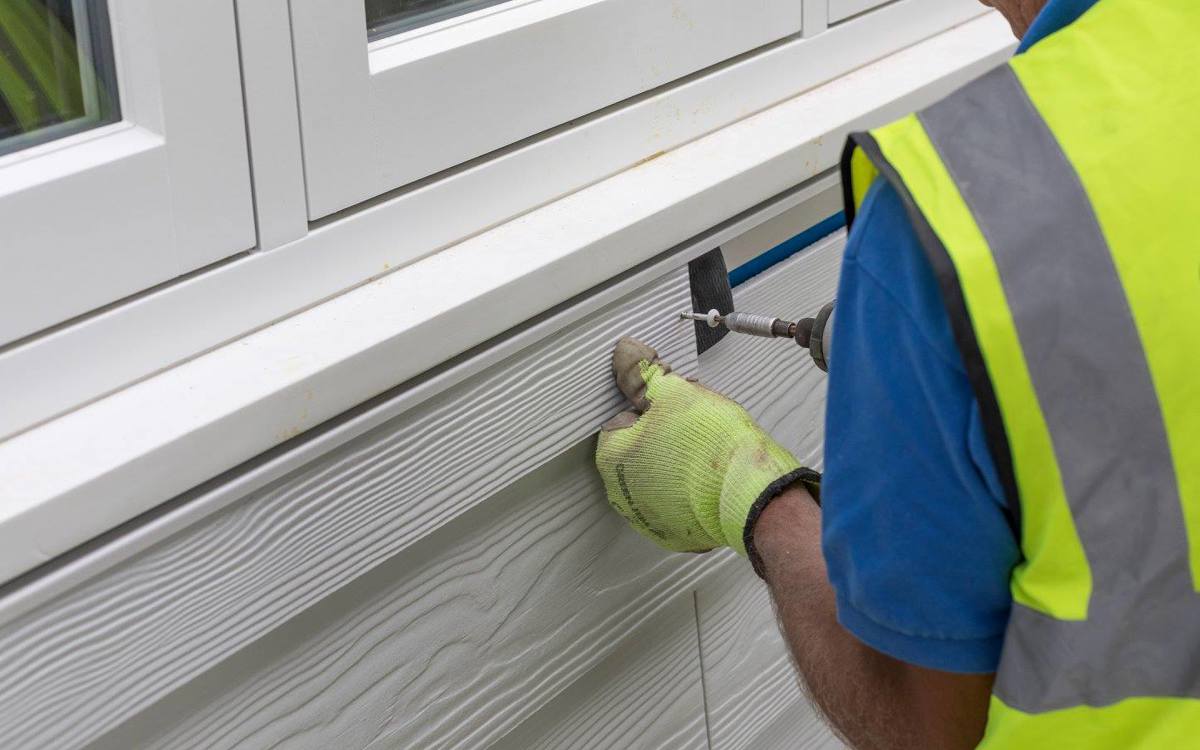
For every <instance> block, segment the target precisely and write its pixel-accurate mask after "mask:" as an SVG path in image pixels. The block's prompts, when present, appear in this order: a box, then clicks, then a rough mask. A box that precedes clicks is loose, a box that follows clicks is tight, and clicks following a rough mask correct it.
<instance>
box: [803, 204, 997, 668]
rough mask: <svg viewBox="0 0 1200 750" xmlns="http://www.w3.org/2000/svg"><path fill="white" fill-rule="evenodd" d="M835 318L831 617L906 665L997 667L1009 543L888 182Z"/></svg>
mask: <svg viewBox="0 0 1200 750" xmlns="http://www.w3.org/2000/svg"><path fill="white" fill-rule="evenodd" d="M834 325H835V331H836V333H835V335H834V337H833V344H832V346H833V349H832V352H831V358H830V362H831V363H830V373H829V396H828V402H827V413H826V432H825V474H824V481H823V483H822V502H823V509H824V512H823V519H824V520H823V549H824V553H825V560H826V563H827V565H828V568H829V577H830V580H831V581H832V583H833V587H834V589H835V591H836V593H837V606H838V618H839V620H840V621H841V623H842V624H843V625H844V626H845V627H846V628H847V629H849V630H850V631H851V632H852V633H853V634H854V635H855V636H856V637H858V638H859V639H860V640H862V641H863V642H864V643H866V644H867V645H869V646H871V647H873V648H875V649H877V650H879V651H882V652H884V653H886V654H889V655H891V656H893V657H895V658H897V659H900V660H902V661H905V662H909V663H912V664H916V665H919V666H923V667H928V668H931V669H939V670H944V671H950V672H962V673H986V672H994V671H995V669H996V666H997V664H998V662H999V654H1000V646H1001V643H1002V642H1003V635H1004V630H1005V626H1006V624H1007V621H1008V613H1009V609H1010V607H1011V603H1012V599H1011V594H1010V590H1009V575H1010V573H1011V571H1012V568H1013V565H1014V564H1015V563H1016V561H1017V556H1018V548H1017V543H1016V540H1015V538H1014V534H1013V532H1012V529H1011V527H1010V526H1009V523H1008V519H1007V516H1006V514H1005V501H1004V495H1003V492H1002V490H1001V488H1000V482H999V479H998V476H997V473H996V469H995V465H994V463H993V461H992V458H991V455H990V452H989V450H988V448H987V443H986V441H985V438H984V433H983V427H982V424H981V418H980V415H979V408H978V405H977V404H976V402H975V397H974V394H973V392H972V390H971V386H970V383H969V382H968V380H967V376H966V371H965V369H964V367H963V363H962V358H961V355H960V354H959V352H958V348H957V346H956V344H955V342H954V338H953V334H952V332H951V329H950V322H949V318H948V316H947V313H946V311H945V308H944V306H943V304H942V301H941V296H940V292H939V290H938V287H937V282H936V280H935V279H934V277H933V272H932V270H931V268H930V267H929V264H928V262H927V261H926V259H925V255H924V251H923V250H922V248H921V246H920V244H919V240H918V239H917V237H916V234H915V232H914V231H913V229H912V226H911V224H910V223H909V221H908V218H907V216H906V214H905V211H904V208H903V205H902V203H901V201H900V197H899V195H898V194H897V193H896V192H895V190H894V189H893V188H892V187H891V186H890V185H887V184H886V183H885V182H882V181H877V182H876V184H875V185H873V186H872V188H871V190H870V191H869V193H868V196H867V199H866V201H865V202H864V204H863V207H862V210H861V211H860V212H859V216H858V220H857V222H856V224H855V227H854V231H853V232H852V233H851V236H850V240H849V243H848V245H847V247H846V252H845V259H844V261H843V266H842V275H841V281H840V285H839V290H838V308H837V316H836V320H835V323H834Z"/></svg>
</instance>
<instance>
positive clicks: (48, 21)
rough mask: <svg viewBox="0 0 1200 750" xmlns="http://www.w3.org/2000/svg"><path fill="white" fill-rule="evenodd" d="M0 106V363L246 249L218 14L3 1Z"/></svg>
mask: <svg viewBox="0 0 1200 750" xmlns="http://www.w3.org/2000/svg"><path fill="white" fill-rule="evenodd" d="M0 100H2V103H0V347H2V346H3V345H4V344H8V343H11V342H12V341H14V340H18V339H24V338H27V337H29V336H31V335H33V334H36V333H37V332H39V331H42V330H43V329H46V328H48V327H51V326H54V325H56V324H60V323H62V322H63V321H67V320H70V319H72V318H75V317H77V316H80V315H82V314H84V313H88V312H89V311H92V310H95V309H97V308H100V307H103V306H106V305H110V304H111V303H114V302H116V301H118V300H121V299H123V298H126V297H129V296H130V295H133V294H136V293H138V292H140V291H143V290H145V289H148V288H150V287H153V286H155V285H158V284H161V283H163V282H166V281H169V280H171V279H173V278H176V277H179V276H181V275H183V274H186V273H188V272H190V271H194V270H195V269H198V268H202V267H204V266H208V265H210V264H212V263H214V262H216V261H220V260H222V259H224V258H227V257H229V256H231V255H235V254H237V253H239V252H241V251H244V250H247V249H249V248H250V247H252V246H253V245H254V242H255V238H254V223H253V216H252V203H251V197H250V177H249V166H248V162H247V155H246V145H245V124H244V120H243V117H242V101H241V83H240V75H239V70H238V54H237V39H236V29H235V26H234V21H233V9H232V7H231V5H230V4H229V3H210V2H187V3H185V2H156V1H154V0H108V1H106V0H2V2H0ZM114 343H115V342H114ZM128 343H130V344H136V342H128Z"/></svg>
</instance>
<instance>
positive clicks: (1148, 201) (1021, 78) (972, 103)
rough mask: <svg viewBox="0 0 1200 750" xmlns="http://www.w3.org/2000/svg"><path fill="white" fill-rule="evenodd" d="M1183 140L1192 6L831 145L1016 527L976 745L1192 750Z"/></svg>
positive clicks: (1195, 692) (1192, 230)
mask: <svg viewBox="0 0 1200 750" xmlns="http://www.w3.org/2000/svg"><path fill="white" fill-rule="evenodd" d="M1198 140H1200V2H1198V1H1197V0H1101V2H1099V3H1097V4H1096V5H1095V6H1094V7H1093V8H1092V9H1091V10H1090V11H1088V12H1087V13H1086V14H1085V15H1084V16H1082V17H1081V18H1080V19H1079V20H1078V21H1077V22H1075V23H1074V24H1072V25H1071V26H1069V27H1067V28H1065V29H1063V30H1062V31H1060V32H1058V33H1056V34H1054V35H1052V36H1050V37H1047V38H1046V39H1045V40H1043V41H1041V42H1040V43H1039V44H1037V45H1035V46H1034V47H1033V48H1032V49H1031V50H1030V51H1028V52H1027V53H1025V54H1023V55H1021V56H1019V57H1017V58H1015V59H1013V60H1012V61H1011V62H1009V63H1008V64H1006V65H1004V66H1002V67H1000V68H998V69H996V70H994V71H992V72H991V73H989V74H987V75H985V76H983V77H982V78H981V79H979V80H977V81H975V82H974V83H972V84H970V85H968V86H966V87H965V88H963V89H961V90H959V91H958V92H956V93H954V94H952V95H951V96H950V97H948V98H946V99H944V100H943V101H941V102H938V103H937V104H934V105H933V106H931V107H929V108H928V109H926V110H924V111H922V112H919V113H917V114H915V115H912V116H909V117H907V118H905V119H903V120H900V121H898V122H895V123H893V124H891V125H888V126H886V127H883V128H880V129H878V130H875V131H872V132H870V133H857V134H854V135H853V136H851V141H850V144H849V145H848V147H847V150H846V156H845V159H844V162H843V173H844V174H843V176H844V185H845V189H846V193H847V212H848V216H850V217H851V220H853V214H854V211H855V209H857V208H858V207H859V206H860V205H861V203H862V201H863V199H864V197H865V194H866V191H867V188H868V186H869V185H870V184H871V182H872V181H873V180H874V179H875V178H876V177H879V176H881V177H882V178H884V179H886V180H887V181H888V182H889V183H891V185H893V186H894V187H895V188H896V190H897V191H898V192H899V194H900V196H901V198H902V201H903V203H904V204H905V206H906V209H907V211H908V213H909V216H910V219H911V220H912V223H913V225H914V227H915V228H916V230H917V235H918V236H919V238H920V240H921V244H922V245H923V247H924V250H925V253H926V254H927V256H928V259H929V261H930V263H931V265H932V267H933V269H934V272H935V276H936V277H937V279H938V283H939V286H940V289H941V292H942V297H943V300H944V302H945V305H946V308H947V311H948V313H949V316H950V322H951V327H952V329H953V331H954V335H955V338H956V340H957V343H958V346H959V349H960V350H961V353H962V357H963V361H964V363H965V369H966V371H967V374H968V377H969V379H970V380H971V383H972V386H973V388H974V392H975V395H976V398H977V400H978V402H979V405H980V409H981V412H982V416H983V422H984V425H985V432H986V434H987V437H988V441H989V444H990V448H991V452H992V455H993V458H994V459H995V462H996V464H997V468H998V470H999V473H1000V475H1001V480H1002V484H1003V485H1004V488H1005V491H1006V494H1007V495H1008V497H1009V501H1010V507H1011V509H1012V511H1013V516H1014V525H1015V528H1017V529H1018V530H1019V536H1020V545H1021V551H1022V553H1023V559H1022V561H1021V562H1020V563H1019V564H1018V565H1017V567H1016V568H1015V569H1014V570H1013V572H1012V576H1011V588H1012V595H1013V608H1012V614H1011V616H1010V619H1009V623H1008V629H1007V632H1006V635H1005V641H1004V647H1003V651H1002V653H1001V658H1000V665H999V669H998V672H997V675H996V683H995V687H994V689H993V695H992V700H991V707H990V711H989V718H988V727H987V733H986V735H985V738H984V740H983V743H982V745H981V746H980V747H983V748H989V749H993V748H1006V749H1007V748H1020V749H1021V750H1032V749H1036V748H1053V749H1054V750H1063V749H1069V748H1089V750H1091V749H1094V748H1121V750H1130V749H1131V748H1196V747H1200V592H1198V587H1197V582H1198V581H1200V143H1198V142H1197V141H1198ZM882 323H886V321H881V324H882ZM835 366H836V365H835Z"/></svg>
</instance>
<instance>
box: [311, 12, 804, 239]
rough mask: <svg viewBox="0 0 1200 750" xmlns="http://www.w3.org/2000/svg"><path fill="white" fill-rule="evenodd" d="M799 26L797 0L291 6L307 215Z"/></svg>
mask: <svg viewBox="0 0 1200 750" xmlns="http://www.w3.org/2000/svg"><path fill="white" fill-rule="evenodd" d="M801 15H802V3H801V2H800V0H739V2H729V0H673V1H672V2H660V1H651V0H509V1H508V2H499V3H498V2H495V1H494V0H426V1H425V2H420V1H418V2H412V1H411V0H409V1H405V0H366V2H365V3H364V2H362V0H359V1H358V2H353V1H347V0H305V1H304V2H297V3H293V9H292V21H293V24H294V29H293V33H294V38H295V44H296V68H297V71H296V74H297V81H298V85H299V103H300V117H301V125H302V130H301V132H302V135H303V149H304V164H305V176H306V183H307V192H308V209H309V216H310V218H313V219H316V218H319V217H322V216H326V215H328V214H330V213H333V212H335V211H338V210H341V209H344V208H347V207H349V206H352V205H354V204H356V203H360V202H362V201H364V200H366V199H369V198H372V197H374V196H377V195H380V194H383V193H386V192H387V191H390V190H393V189H395V188H398V187H401V186H404V185H408V184H410V183H413V182H415V181H417V180H420V179H422V178H426V177H429V176H430V175H434V174H437V173H439V172H441V171H443V170H446V169H448V168H450V167H454V166H456V165H459V164H462V163H464V162H467V161H469V160H471V159H475V158H477V157H480V156H483V155H485V154H489V153H491V152H493V151H495V150H497V149H500V148H503V147H505V146H508V145H510V144H513V143H516V142H518V141H521V140H522V139H525V138H528V137H530V136H534V135H537V134H539V133H544V132H545V131H547V130H549V129H551V128H554V127H557V126H560V125H563V124H565V123H568V122H570V121H571V120H572V119H574V118H577V117H581V116H583V115H587V114H589V113H593V112H596V111H597V110H601V109H603V108H604V107H607V106H609V105H612V104H615V103H617V102H620V101H623V100H626V99H628V98H630V97H633V96H635V95H637V94H640V93H643V92H645V91H648V90H651V89H654V88H657V87H659V86H662V85H664V84H667V83H670V82H672V81H675V80H677V79H679V78H682V77H684V76H687V75H688V74H691V73H694V72H696V71H699V70H702V69H704V68H707V67H709V66H711V65H714V64H717V63H720V62H722V61H724V60H728V59H729V58H732V57H735V56H737V55H740V54H742V53H745V52H748V51H750V50H753V49H756V48H759V47H762V46H764V45H767V44H770V43H771V42H774V41H777V40H779V39H783V38H785V37H789V36H793V35H795V34H797V33H799V32H800V30H801ZM547 168H552V165H547ZM536 178H537V176H536V175H530V179H536Z"/></svg>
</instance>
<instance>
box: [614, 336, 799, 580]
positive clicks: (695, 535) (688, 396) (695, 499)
mask: <svg viewBox="0 0 1200 750" xmlns="http://www.w3.org/2000/svg"><path fill="white" fill-rule="evenodd" d="M613 372H614V374H615V375H616V378H617V385H618V387H619V388H620V389H621V392H622V393H624V394H625V396H626V398H628V399H629V401H630V403H632V404H633V407H634V411H628V412H623V413H621V414H619V415H617V416H616V417H614V418H613V419H611V420H609V421H608V423H606V424H605V425H604V427H603V428H602V430H601V433H600V442H599V447H598V448H597V450H596V466H597V467H598V468H599V469H600V475H601V476H602V477H603V478H604V484H605V487H606V488H607V490H608V499H609V502H610V503H611V504H612V506H613V507H614V508H616V509H617V511H618V512H620V513H621V515H623V516H624V517H625V518H626V519H628V521H629V523H630V524H632V525H633V527H634V528H635V529H636V530H637V531H639V532H640V533H642V534H643V535H645V536H647V537H649V538H651V539H653V540H654V541H655V542H657V543H658V544H660V545H661V546H663V547H666V548H667V549H669V550H674V551H676V552H703V551H706V550H710V549H714V548H716V547H732V548H733V549H734V550H736V551H737V552H738V553H740V554H742V555H746V554H747V542H748V541H749V540H748V539H747V534H746V529H747V528H748V527H751V526H753V521H754V520H755V519H756V518H757V516H758V514H759V513H761V512H762V509H763V508H764V507H765V506H766V504H767V503H768V502H769V501H770V500H772V499H773V498H774V497H775V496H776V495H778V494H779V493H780V492H781V491H783V490H784V489H786V488H787V487H788V486H790V485H791V484H793V483H795V482H796V481H798V480H805V481H806V482H810V483H812V484H813V485H815V483H816V482H817V481H818V480H819V477H818V475H817V474H816V472H813V471H810V470H808V469H803V468H801V466H800V464H799V463H798V462H797V461H796V459H795V458H793V457H792V455H791V454H790V453H788V452H787V451H786V450H785V449H784V448H782V447H781V446H780V445H779V444H778V443H776V442H775V441H774V440H772V439H771V437H770V436H769V435H767V434H766V433H765V432H763V431H762V429H760V428H759V427H758V425H756V424H755V423H754V420H753V419H751V418H750V415H749V414H747V413H746V410H745V409H743V408H742V407H740V406H738V405H737V404H736V403H734V402H733V401H730V400H729V399H727V398H725V397H724V396H721V395H720V394H718V393H714V392H713V391H710V390H708V389H707V388H704V387H703V386H700V385H698V384H697V383H693V382H691V381H688V380H685V379H683V378H681V377H679V376H678V375H675V374H672V373H671V368H670V366H669V365H667V364H666V363H664V362H662V361H661V360H659V358H658V354H657V352H655V351H654V350H653V349H651V348H650V347H648V346H646V345H645V344H642V343H640V342H637V341H634V340H633V339H622V340H621V341H620V342H619V343H618V344H617V347H616V350H615V351H614V353H613ZM751 552H752V550H751ZM755 563H756V567H757V560H755ZM760 572H761V571H760Z"/></svg>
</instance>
